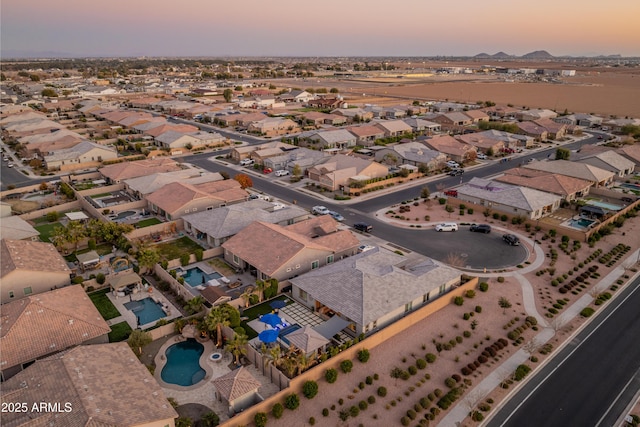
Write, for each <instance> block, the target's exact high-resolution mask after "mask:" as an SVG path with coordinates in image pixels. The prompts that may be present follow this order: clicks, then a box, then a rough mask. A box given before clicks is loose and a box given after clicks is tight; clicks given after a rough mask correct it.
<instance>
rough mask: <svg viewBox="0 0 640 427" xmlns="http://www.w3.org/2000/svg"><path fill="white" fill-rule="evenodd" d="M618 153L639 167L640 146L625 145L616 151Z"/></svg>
mask: <svg viewBox="0 0 640 427" xmlns="http://www.w3.org/2000/svg"><path fill="white" fill-rule="evenodd" d="M618 153H620V155H622V156H624V157H625V158H627V159H629V160H631V161H632V162H633V163H635V164H636V166H638V167H640V144H635V145H625V146H624V147H622V148H620V149H619V150H618Z"/></svg>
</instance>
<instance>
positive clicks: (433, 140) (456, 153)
mask: <svg viewBox="0 0 640 427" xmlns="http://www.w3.org/2000/svg"><path fill="white" fill-rule="evenodd" d="M418 141H419V142H421V143H423V144H424V145H426V146H427V147H429V148H432V149H434V150H436V151H439V152H441V153H442V154H444V155H446V156H447V157H448V158H449V159H451V160H453V161H455V162H459V163H464V162H465V161H467V160H468V159H469V158H471V157H473V158H475V155H476V152H477V148H476V147H474V146H473V145H471V144H466V143H463V142H460V141H458V140H457V139H456V138H454V137H452V136H449V135H436V136H432V137H428V138H425V137H421V138H418Z"/></svg>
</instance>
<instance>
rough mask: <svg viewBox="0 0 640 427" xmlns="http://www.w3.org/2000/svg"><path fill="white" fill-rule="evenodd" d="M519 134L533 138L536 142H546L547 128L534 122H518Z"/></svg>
mask: <svg viewBox="0 0 640 427" xmlns="http://www.w3.org/2000/svg"><path fill="white" fill-rule="evenodd" d="M516 126H518V130H519V133H521V134H523V135H527V136H530V137H532V138H535V140H536V141H546V140H547V138H548V131H547V128H546V127H544V126H540V125H539V124H536V123H535V122H518V123H516Z"/></svg>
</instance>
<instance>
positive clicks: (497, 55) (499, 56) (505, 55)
mask: <svg viewBox="0 0 640 427" xmlns="http://www.w3.org/2000/svg"><path fill="white" fill-rule="evenodd" d="M491 58H493V59H509V58H513V55H509V54H508V53H504V52H502V51H500V52H498V53H495V54H493V55H491Z"/></svg>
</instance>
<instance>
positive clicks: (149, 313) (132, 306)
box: [124, 298, 166, 325]
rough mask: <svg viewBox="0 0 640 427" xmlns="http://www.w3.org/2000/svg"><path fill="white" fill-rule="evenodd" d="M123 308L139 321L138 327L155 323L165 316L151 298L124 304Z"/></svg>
mask: <svg viewBox="0 0 640 427" xmlns="http://www.w3.org/2000/svg"><path fill="white" fill-rule="evenodd" d="M124 306H125V307H126V308H127V310H130V311H132V312H133V314H135V315H136V316H137V317H138V319H140V325H146V324H147V323H152V322H155V321H156V320H158V319H161V318H163V317H165V316H166V315H165V313H164V311H163V310H162V307H161V306H160V305H159V304H157V303H156V302H155V301H153V300H152V299H151V298H144V299H141V300H139V301H129V302H125V303H124Z"/></svg>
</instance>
